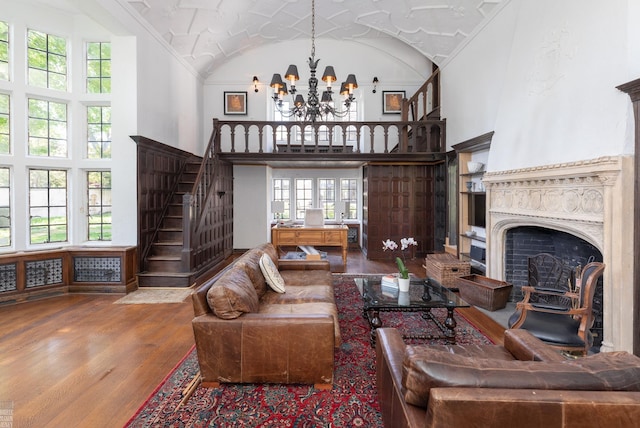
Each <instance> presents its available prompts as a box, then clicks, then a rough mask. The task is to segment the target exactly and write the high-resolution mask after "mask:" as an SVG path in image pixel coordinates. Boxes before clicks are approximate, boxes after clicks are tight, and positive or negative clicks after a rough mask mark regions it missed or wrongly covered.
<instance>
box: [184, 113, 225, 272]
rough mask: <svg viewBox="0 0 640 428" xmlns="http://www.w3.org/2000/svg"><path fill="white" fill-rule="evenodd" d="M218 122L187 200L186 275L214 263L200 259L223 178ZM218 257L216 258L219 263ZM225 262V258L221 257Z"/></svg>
mask: <svg viewBox="0 0 640 428" xmlns="http://www.w3.org/2000/svg"><path fill="white" fill-rule="evenodd" d="M215 122H217V120H215V119H214V126H213V131H212V132H211V137H210V138H209V142H208V144H207V148H206V150H205V152H204V155H203V159H202V163H201V165H200V170H199V171H198V175H197V177H196V180H195V183H194V185H193V189H192V190H191V193H186V194H185V195H184V196H183V202H182V210H183V211H182V212H183V215H182V221H183V236H184V238H183V245H182V255H181V262H182V263H181V266H182V271H183V272H193V271H195V270H197V269H199V268H200V267H202V266H201V265H203V264H206V263H207V262H209V261H211V260H203V259H202V258H201V257H198V253H200V252H203V251H204V252H208V251H207V249H206V247H207V245H210V243H207V242H202V239H201V233H200V232H201V230H202V228H203V225H204V224H206V223H207V222H208V221H211V219H210V217H211V216H212V210H210V209H209V207H210V204H211V203H212V202H213V201H214V200H213V196H214V195H215V193H216V185H217V184H218V181H219V177H220V163H221V161H220V159H219V157H218V154H217V150H218V149H217V147H216V146H218V145H219V143H220V139H219V134H218V127H217V126H216V123H215ZM215 258H216V257H214V259H215ZM218 258H221V257H218Z"/></svg>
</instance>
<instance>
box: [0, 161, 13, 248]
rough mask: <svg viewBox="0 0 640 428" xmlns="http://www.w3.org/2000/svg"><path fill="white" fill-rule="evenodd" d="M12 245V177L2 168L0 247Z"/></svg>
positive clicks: (0, 179)
mask: <svg viewBox="0 0 640 428" xmlns="http://www.w3.org/2000/svg"><path fill="white" fill-rule="evenodd" d="M10 245H11V175H10V171H9V168H0V247H8V246H10Z"/></svg>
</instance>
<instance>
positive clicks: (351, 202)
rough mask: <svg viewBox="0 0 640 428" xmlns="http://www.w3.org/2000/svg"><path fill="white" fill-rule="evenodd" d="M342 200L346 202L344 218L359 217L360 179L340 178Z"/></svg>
mask: <svg viewBox="0 0 640 428" xmlns="http://www.w3.org/2000/svg"><path fill="white" fill-rule="evenodd" d="M340 201H342V202H344V212H343V213H344V218H345V219H349V220H351V219H356V218H358V180H356V179H355V178H342V179H341V180H340Z"/></svg>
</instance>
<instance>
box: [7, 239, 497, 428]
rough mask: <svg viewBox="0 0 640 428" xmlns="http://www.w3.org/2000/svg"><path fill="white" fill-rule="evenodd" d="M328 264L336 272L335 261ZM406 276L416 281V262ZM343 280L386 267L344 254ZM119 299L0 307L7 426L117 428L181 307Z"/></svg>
mask: <svg viewBox="0 0 640 428" xmlns="http://www.w3.org/2000/svg"><path fill="white" fill-rule="evenodd" d="M330 260H331V263H332V270H333V269H334V267H335V269H336V270H343V269H342V261H341V257H340V255H339V253H336V254H335V255H333V254H332V253H331V254H330ZM334 260H335V261H334ZM335 263H337V264H339V266H334V264H335ZM408 267H409V269H410V270H411V272H412V273H414V274H416V275H418V276H424V269H423V268H422V265H421V260H414V261H411V262H409V263H408ZM346 272H348V273H389V272H395V264H393V263H392V262H379V261H369V260H366V259H365V258H364V256H363V255H362V253H360V252H359V251H354V250H352V251H350V252H349V259H348V263H347V269H346ZM120 297H122V296H121V295H98V294H71V295H64V296H58V297H50V298H46V299H41V300H36V301H29V302H24V303H19V304H13V305H6V306H1V307H0V325H2V332H1V333H0V379H2V381H1V382H0V410H3V409H4V408H6V406H8V405H12V406H13V426H14V427H20V428H25V427H34V428H42V427H91V428H96V427H119V426H123V425H124V424H125V423H126V422H127V421H128V420H129V418H130V417H131V416H132V415H133V414H134V413H135V411H136V410H137V409H138V408H139V407H140V406H141V405H142V404H143V403H144V401H145V400H146V399H147V398H148V396H149V395H150V394H151V393H152V392H153V390H154V389H155V388H156V386H157V385H158V384H159V383H160V382H161V381H162V380H163V379H164V377H165V376H166V375H167V374H168V373H169V372H170V371H171V369H173V368H174V367H175V365H176V364H178V362H179V361H180V360H181V359H182V357H184V356H185V354H186V353H187V352H188V351H189V349H190V348H191V347H192V345H193V333H192V330H191V319H192V316H193V311H192V308H191V301H190V299H187V300H186V301H185V302H183V303H171V304H138V305H124V304H114V302H115V301H116V300H118V299H119V298H120ZM464 316H465V317H466V318H467V319H469V320H470V321H471V322H472V323H474V324H475V325H476V326H479V327H481V328H482V330H483V331H484V332H485V333H487V334H488V335H489V336H490V337H492V339H493V340H494V341H496V342H500V341H501V338H502V333H503V330H504V329H503V328H502V327H500V326H499V325H498V324H497V323H495V322H493V321H492V320H490V319H489V318H487V317H486V316H485V315H484V314H482V312H480V311H478V310H475V309H468V310H464ZM3 406H4V407H3Z"/></svg>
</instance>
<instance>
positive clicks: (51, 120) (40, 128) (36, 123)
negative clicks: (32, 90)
mask: <svg viewBox="0 0 640 428" xmlns="http://www.w3.org/2000/svg"><path fill="white" fill-rule="evenodd" d="M29 154H30V155H32V156H50V157H66V156H67V105H66V104H64V103H56V102H53V101H45V100H37V99H33V98H30V99H29Z"/></svg>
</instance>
